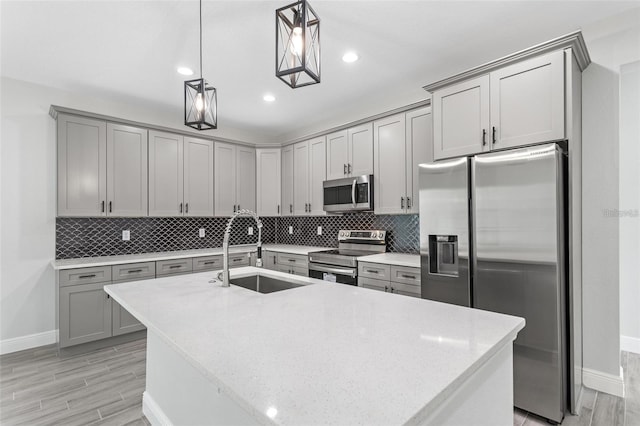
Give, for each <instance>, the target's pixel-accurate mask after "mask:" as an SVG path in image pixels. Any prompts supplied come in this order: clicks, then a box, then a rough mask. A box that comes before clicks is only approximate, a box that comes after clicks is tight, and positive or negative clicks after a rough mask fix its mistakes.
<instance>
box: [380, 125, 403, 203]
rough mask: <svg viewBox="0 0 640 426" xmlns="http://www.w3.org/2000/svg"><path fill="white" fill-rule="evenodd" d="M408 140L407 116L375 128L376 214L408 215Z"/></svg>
mask: <svg viewBox="0 0 640 426" xmlns="http://www.w3.org/2000/svg"><path fill="white" fill-rule="evenodd" d="M405 137H406V131H405V116H404V114H397V115H393V116H391V117H386V118H384V119H382V120H378V121H376V122H375V123H374V125H373V147H374V157H373V158H374V171H373V177H374V185H373V191H374V194H375V195H374V198H373V199H374V207H375V213H376V214H393V213H404V212H405V209H406V207H407V200H406V198H407V192H406V182H407V179H406V165H407V161H406V152H405V146H406V144H405Z"/></svg>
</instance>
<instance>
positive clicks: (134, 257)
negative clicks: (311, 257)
mask: <svg viewBox="0 0 640 426" xmlns="http://www.w3.org/2000/svg"><path fill="white" fill-rule="evenodd" d="M262 249H263V250H271V251H277V252H282V253H292V254H308V253H309V252H312V251H321V250H330V249H331V248H330V247H313V246H298V245H288V244H263V245H262ZM254 251H256V246H255V244H248V245H244V246H233V247H230V248H229V253H249V252H254ZM219 254H222V247H218V248H208V249H198V250H180V251H164V252H156V253H142V254H125V255H119V256H97V257H81V258H77V259H57V260H54V261H52V262H51V265H52V266H53V269H55V270H58V269H73V268H90V267H95V266H108V265H122V264H126V263H137V262H155V261H157V260H171V259H183V258H188V257H202V256H215V255H219Z"/></svg>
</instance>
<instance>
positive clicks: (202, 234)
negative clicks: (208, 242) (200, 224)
mask: <svg viewBox="0 0 640 426" xmlns="http://www.w3.org/2000/svg"><path fill="white" fill-rule="evenodd" d="M198 236H199V237H200V238H204V228H200V230H199V231H198Z"/></svg>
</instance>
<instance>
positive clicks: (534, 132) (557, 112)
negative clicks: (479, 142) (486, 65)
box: [491, 50, 565, 149]
mask: <svg viewBox="0 0 640 426" xmlns="http://www.w3.org/2000/svg"><path fill="white" fill-rule="evenodd" d="M563 55H564V52H563V51H561V50H559V51H556V52H552V53H549V54H547V55H543V56H539V57H536V58H533V59H529V60H527V61H523V62H520V63H517V64H514V65H511V66H508V67H504V68H502V69H499V70H497V71H494V72H492V73H491V126H492V130H493V128H495V132H496V137H495V142H494V143H493V144H492V149H503V148H511V147H515V146H522V145H529V144H535V143H539V142H547V141H555V140H561V139H564V137H565V132H564V56H563Z"/></svg>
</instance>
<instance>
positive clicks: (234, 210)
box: [233, 204, 236, 213]
mask: <svg viewBox="0 0 640 426" xmlns="http://www.w3.org/2000/svg"><path fill="white" fill-rule="evenodd" d="M233 212H234V213H235V212H236V205H235V204H234V205H233Z"/></svg>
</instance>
